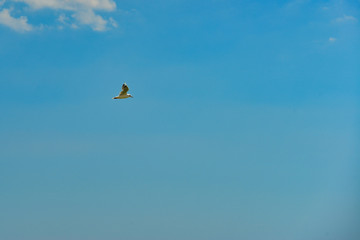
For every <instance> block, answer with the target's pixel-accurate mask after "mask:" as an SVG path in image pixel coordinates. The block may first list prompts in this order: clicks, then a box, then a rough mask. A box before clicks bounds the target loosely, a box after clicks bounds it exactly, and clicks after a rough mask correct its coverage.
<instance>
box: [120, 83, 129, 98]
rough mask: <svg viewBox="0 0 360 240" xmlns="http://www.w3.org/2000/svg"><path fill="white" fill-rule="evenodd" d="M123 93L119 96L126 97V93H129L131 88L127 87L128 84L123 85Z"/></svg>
mask: <svg viewBox="0 0 360 240" xmlns="http://www.w3.org/2000/svg"><path fill="white" fill-rule="evenodd" d="M121 89H122V91H121V92H120V94H119V96H120V95H126V93H127V91H129V87H128V86H127V85H126V83H124V84H123V85H122V88H121Z"/></svg>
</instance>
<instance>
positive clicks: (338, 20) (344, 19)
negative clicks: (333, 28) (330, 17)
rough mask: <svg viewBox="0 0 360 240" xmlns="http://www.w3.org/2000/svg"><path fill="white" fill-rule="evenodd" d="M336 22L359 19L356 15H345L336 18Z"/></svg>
mask: <svg viewBox="0 0 360 240" xmlns="http://www.w3.org/2000/svg"><path fill="white" fill-rule="evenodd" d="M334 22H336V23H346V22H353V23H354V22H357V19H356V18H355V17H354V16H348V15H344V16H343V17H338V18H336V19H335V20H334Z"/></svg>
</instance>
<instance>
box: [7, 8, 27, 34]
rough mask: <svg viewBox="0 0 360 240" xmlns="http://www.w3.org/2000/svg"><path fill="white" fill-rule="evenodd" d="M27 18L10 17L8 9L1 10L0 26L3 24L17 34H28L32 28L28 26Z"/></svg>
mask: <svg viewBox="0 0 360 240" xmlns="http://www.w3.org/2000/svg"><path fill="white" fill-rule="evenodd" d="M27 21H28V19H27V17H24V16H21V17H19V18H14V17H12V16H11V15H10V10H9V9H3V10H2V11H0V24H3V25H5V26H7V27H9V28H11V29H13V30H15V31H17V32H28V31H31V30H33V26H31V25H30V24H28V22H27Z"/></svg>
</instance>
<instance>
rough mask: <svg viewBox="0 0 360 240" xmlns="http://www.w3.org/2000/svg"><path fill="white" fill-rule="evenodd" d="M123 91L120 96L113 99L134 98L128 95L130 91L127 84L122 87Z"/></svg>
mask: <svg viewBox="0 0 360 240" xmlns="http://www.w3.org/2000/svg"><path fill="white" fill-rule="evenodd" d="M121 89H122V91H121V92H120V93H119V96H116V97H113V99H123V98H129V97H133V96H131V94H128V93H127V92H128V91H129V87H128V86H127V85H126V83H124V84H123V85H122V88H121Z"/></svg>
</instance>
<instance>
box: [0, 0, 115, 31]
mask: <svg viewBox="0 0 360 240" xmlns="http://www.w3.org/2000/svg"><path fill="white" fill-rule="evenodd" d="M4 1H5V0H0V4H1V3H3V2H4ZM13 2H22V3H25V4H27V5H28V6H29V7H30V9H32V10H34V11H36V10H39V9H52V10H56V11H58V12H60V15H59V17H58V18H57V21H58V23H59V24H60V25H58V26H57V28H58V29H63V28H64V27H71V28H73V29H77V28H79V26H81V25H86V26H90V27H91V28H92V29H93V30H94V31H105V30H108V29H110V28H111V27H117V24H116V22H115V20H114V19H113V18H109V19H108V20H106V19H104V18H103V16H101V15H99V14H97V13H96V11H108V12H110V11H114V10H115V9H116V3H115V2H114V0H13ZM69 12H70V13H69ZM20 19H21V20H22V21H23V20H26V21H25V23H26V22H27V18H26V17H25V18H24V17H23V18H20Z"/></svg>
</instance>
